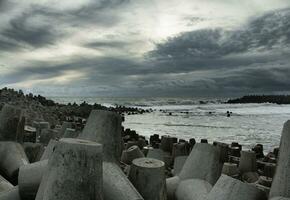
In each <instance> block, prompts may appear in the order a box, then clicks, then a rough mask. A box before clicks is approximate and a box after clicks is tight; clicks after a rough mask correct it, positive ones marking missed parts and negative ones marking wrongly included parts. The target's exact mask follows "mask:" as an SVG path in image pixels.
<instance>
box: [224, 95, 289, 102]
mask: <svg viewBox="0 0 290 200" xmlns="http://www.w3.org/2000/svg"><path fill="white" fill-rule="evenodd" d="M225 103H227V104H237V103H242V104H246V103H274V104H290V95H247V96H243V97H240V98H236V99H230V100H228V101H226V102H225Z"/></svg>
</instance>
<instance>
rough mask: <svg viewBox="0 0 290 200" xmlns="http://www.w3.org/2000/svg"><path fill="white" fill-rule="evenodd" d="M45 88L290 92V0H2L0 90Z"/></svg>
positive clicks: (116, 92) (122, 92)
mask: <svg viewBox="0 0 290 200" xmlns="http://www.w3.org/2000/svg"><path fill="white" fill-rule="evenodd" d="M4 86H8V87H14V88H22V89H24V90H25V91H32V92H36V93H41V94H44V95H78V96H81V95H86V96H237V95H243V94H250V93H289V92H290V1H289V0H242V1H241V0H202V1H201V0H73V1H72V0H25V1H19V0H0V87H4Z"/></svg>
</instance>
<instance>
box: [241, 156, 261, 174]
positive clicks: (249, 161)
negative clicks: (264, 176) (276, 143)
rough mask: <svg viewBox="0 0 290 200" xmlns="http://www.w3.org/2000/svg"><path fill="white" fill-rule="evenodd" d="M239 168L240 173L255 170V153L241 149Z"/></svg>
mask: <svg viewBox="0 0 290 200" xmlns="http://www.w3.org/2000/svg"><path fill="white" fill-rule="evenodd" d="M239 170H240V172H241V173H245V172H255V171H257V162H256V153H255V152H254V151H241V158H240V163H239Z"/></svg>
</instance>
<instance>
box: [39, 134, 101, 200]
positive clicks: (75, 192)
mask: <svg viewBox="0 0 290 200" xmlns="http://www.w3.org/2000/svg"><path fill="white" fill-rule="evenodd" d="M66 199H67V200H86V199H92V200H102V199H103V194H102V146H101V145H100V144H98V143H95V142H91V141H87V140H80V139H71V138H63V139H61V140H60V141H59V142H58V143H57V144H56V146H55V147H54V151H53V154H52V156H51V158H50V159H49V161H48V167H47V171H46V172H45V175H44V176H43V178H42V181H41V184H40V186H39V190H38V192H37V195H36V200H66Z"/></svg>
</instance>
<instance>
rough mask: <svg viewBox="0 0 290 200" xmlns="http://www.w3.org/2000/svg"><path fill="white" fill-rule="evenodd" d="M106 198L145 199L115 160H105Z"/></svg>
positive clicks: (120, 199)
mask: <svg viewBox="0 0 290 200" xmlns="http://www.w3.org/2000/svg"><path fill="white" fill-rule="evenodd" d="M103 179H104V180H103V183H104V184H103V192H104V199H105V200H143V197H142V196H141V195H140V194H139V192H138V191H137V190H136V188H135V187H134V186H133V185H132V183H131V182H130V181H129V180H128V178H127V177H126V175H125V174H124V173H123V171H122V170H121V169H120V167H119V166H118V165H117V164H116V163H114V162H106V161H104V162H103Z"/></svg>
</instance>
